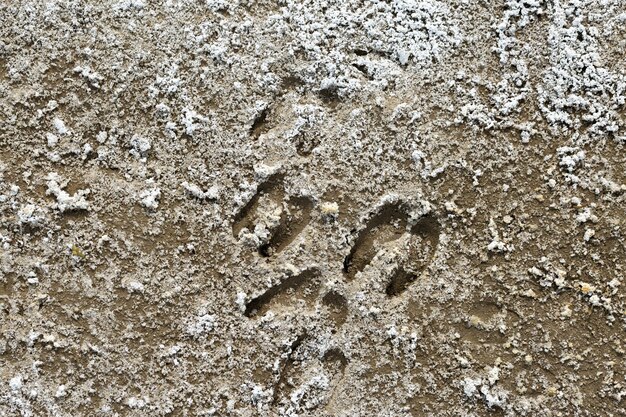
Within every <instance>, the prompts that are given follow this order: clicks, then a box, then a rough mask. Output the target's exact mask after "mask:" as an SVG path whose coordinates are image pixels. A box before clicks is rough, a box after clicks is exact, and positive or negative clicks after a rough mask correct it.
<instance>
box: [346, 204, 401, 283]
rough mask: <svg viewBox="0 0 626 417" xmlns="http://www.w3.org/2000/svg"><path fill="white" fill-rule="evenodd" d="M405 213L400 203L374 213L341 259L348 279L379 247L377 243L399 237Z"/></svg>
mask: <svg viewBox="0 0 626 417" xmlns="http://www.w3.org/2000/svg"><path fill="white" fill-rule="evenodd" d="M394 223H395V225H394ZM406 224H407V215H406V213H404V211H402V209H401V207H400V204H399V203H396V204H390V205H387V206H385V207H383V209H382V210H381V211H380V212H379V213H378V214H375V215H374V216H373V217H372V218H371V219H370V220H369V221H368V222H367V225H366V227H365V229H363V230H362V231H361V232H360V233H359V236H358V237H357V239H356V242H355V243H354V245H353V246H352V249H351V250H350V253H349V254H348V256H346V258H345V259H344V261H343V272H344V273H345V274H346V275H347V278H348V279H353V278H354V276H355V275H356V274H357V273H358V272H360V271H362V270H363V269H364V268H365V267H366V266H367V265H368V264H369V263H370V262H371V260H372V258H374V256H375V255H376V252H378V250H379V249H380V247H379V245H381V244H383V243H386V242H391V241H393V240H396V239H399V238H400V237H401V236H402V234H403V233H404V232H405V229H406Z"/></svg>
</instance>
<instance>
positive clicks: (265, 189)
mask: <svg viewBox="0 0 626 417" xmlns="http://www.w3.org/2000/svg"><path fill="white" fill-rule="evenodd" d="M282 182H283V175H282V174H274V175H272V176H271V177H269V178H268V179H267V180H265V182H263V183H262V184H261V185H259V186H258V188H257V191H256V193H255V194H254V196H253V197H252V198H251V199H250V201H248V202H247V203H246V205H245V206H243V208H242V209H241V210H240V211H239V212H238V213H237V215H236V216H235V221H234V222H233V236H234V237H238V236H239V232H241V231H242V230H243V229H248V230H254V221H255V218H254V217H255V212H256V209H257V208H258V206H259V199H260V198H261V197H262V196H265V195H268V196H269V197H270V198H272V199H273V200H275V201H282V199H283V196H284V192H283V190H282Z"/></svg>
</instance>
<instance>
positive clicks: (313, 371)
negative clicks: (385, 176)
mask: <svg viewBox="0 0 626 417" xmlns="http://www.w3.org/2000/svg"><path fill="white" fill-rule="evenodd" d="M264 200H265V201H266V202H267V203H268V204H269V203H270V202H271V201H273V202H274V204H276V205H280V202H284V205H283V208H284V209H285V210H284V211H283V212H281V214H280V216H279V221H278V222H277V224H276V225H275V226H274V227H273V228H272V231H271V233H270V235H269V237H267V238H266V239H265V240H264V241H262V243H261V244H260V245H259V246H258V251H259V253H260V254H261V255H262V256H271V255H273V254H276V253H278V252H280V251H282V250H283V249H285V248H286V247H287V246H288V245H289V244H290V243H291V242H292V241H293V240H294V239H295V238H296V237H297V236H298V234H299V233H300V232H301V231H302V230H304V228H305V227H306V225H307V224H308V223H309V221H310V218H311V212H312V210H313V203H312V202H311V200H308V199H306V198H304V197H292V198H289V199H287V200H286V202H285V201H284V200H285V196H284V191H283V189H282V177H280V176H275V177H271V178H270V179H269V180H267V181H266V182H265V183H264V184H263V185H262V186H261V187H259V190H258V192H257V194H256V195H255V196H254V197H253V198H252V200H251V201H250V202H249V203H248V204H247V205H246V206H245V207H244V208H243V210H242V211H241V212H240V215H239V216H237V218H236V219H235V224H234V226H233V233H234V234H235V236H238V235H239V232H240V231H241V230H243V229H244V228H247V229H248V230H256V228H257V226H256V225H255V223H254V222H255V220H256V219H255V213H256V212H257V211H258V208H259V207H260V205H261V204H263V201H264ZM267 200H269V201H267ZM408 208H409V207H408V205H407V204H405V203H403V202H394V203H389V204H386V205H384V206H383V207H382V208H381V209H380V210H378V211H377V212H376V213H375V214H373V215H372V216H370V218H369V220H367V222H366V224H365V226H364V227H363V228H362V229H361V231H360V232H359V233H358V235H357V237H356V239H355V241H354V244H353V245H352V247H351V249H350V252H349V253H348V255H347V256H346V257H345V259H344V262H343V273H344V276H345V278H346V280H348V281H352V280H354V279H355V278H357V276H358V275H359V273H360V272H362V271H364V270H365V269H366V268H367V266H368V265H369V264H370V263H371V261H372V260H373V259H374V258H375V257H376V255H377V254H378V252H379V251H380V249H381V247H382V246H383V245H388V244H391V242H394V241H397V240H399V239H400V238H402V237H404V238H405V239H408V246H407V247H408V252H409V253H408V254H405V255H406V256H403V257H402V259H404V260H405V262H402V263H401V264H400V265H399V266H398V267H397V268H396V269H395V271H394V272H393V273H392V274H391V276H389V277H388V278H387V281H388V282H387V283H386V293H387V295H388V296H389V297H395V296H399V295H401V294H402V293H403V292H404V291H405V290H406V289H407V288H408V287H409V286H410V284H411V283H413V282H414V281H415V280H416V279H418V278H419V276H420V275H421V273H422V272H423V271H424V269H425V268H426V266H427V265H428V264H429V262H430V261H431V259H432V257H433V256H434V253H435V250H436V248H437V244H438V242H439V223H438V221H437V219H436V217H435V216H434V214H426V215H424V216H422V217H420V218H419V219H417V220H413V219H412V218H410V216H409V214H408V212H409V210H408ZM404 241H406V240H404ZM319 307H321V309H322V310H321V311H322V314H323V316H324V322H325V323H327V325H328V326H330V331H331V333H332V334H335V333H337V332H338V330H339V329H340V328H341V327H342V326H343V324H344V323H345V322H346V320H347V319H348V315H349V309H348V301H347V300H346V298H345V297H344V296H343V295H341V294H340V293H338V292H337V291H335V290H327V289H325V288H324V285H323V280H322V276H321V273H320V271H319V270H318V269H315V268H313V269H307V270H304V271H302V272H300V273H298V274H292V275H286V276H284V277H283V278H282V279H280V280H279V282H278V283H277V284H276V285H274V286H272V287H270V288H269V289H267V290H265V291H264V292H263V293H261V294H260V295H258V296H256V297H254V298H252V299H251V300H250V301H249V302H248V303H247V304H246V307H245V311H244V315H245V316H246V317H248V318H250V319H258V318H259V317H262V316H264V315H265V314H266V313H268V312H269V311H272V312H273V313H274V314H276V315H287V316H289V315H301V314H307V315H312V313H314V312H316V311H319V309H318V308H319ZM310 333H311V332H309V331H307V330H305V331H304V332H303V333H302V334H299V335H297V336H296V337H295V338H294V339H293V340H292V342H291V343H290V344H288V345H286V346H285V347H284V351H283V352H282V354H281V361H280V366H279V367H278V370H277V371H276V372H275V373H274V374H273V375H272V378H273V380H272V384H273V390H272V392H273V397H272V402H271V404H272V406H274V407H277V408H279V409H282V410H283V411H285V412H289V410H290V409H291V408H293V407H294V406H297V404H295V403H294V395H295V394H296V393H303V392H308V391H307V390H303V389H302V388H303V387H305V386H307V387H308V389H309V390H311V389H315V387H311V386H310V381H313V380H316V379H315V377H316V376H318V375H319V371H320V369H323V370H324V375H329V376H330V377H329V378H328V379H329V380H328V381H326V383H327V385H328V386H330V389H328V387H327V389H328V392H329V394H328V396H327V397H324V402H325V403H326V405H328V404H330V403H332V402H333V401H334V393H335V391H336V388H337V387H338V386H340V384H341V381H342V379H343V377H344V373H345V369H346V367H347V365H348V363H349V361H348V358H346V356H345V354H344V353H343V351H342V350H341V349H340V348H338V347H328V348H326V349H327V350H325V351H320V347H319V346H320V343H316V339H315V337H314V336H313V335H312V334H310ZM307 384H308V385H307ZM322 385H323V384H322ZM296 399H297V398H296ZM300 400H304V401H302V403H303V404H308V406H307V407H305V408H308V409H313V408H316V407H318V406H319V405H321V404H318V403H316V402H311V401H307V400H306V399H302V398H300ZM296 403H299V401H296Z"/></svg>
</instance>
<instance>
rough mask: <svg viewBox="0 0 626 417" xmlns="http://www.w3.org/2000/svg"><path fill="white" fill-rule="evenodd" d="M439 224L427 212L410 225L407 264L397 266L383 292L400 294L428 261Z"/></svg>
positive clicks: (389, 294)
mask: <svg viewBox="0 0 626 417" xmlns="http://www.w3.org/2000/svg"><path fill="white" fill-rule="evenodd" d="M439 233H440V226H439V222H438V221H437V219H436V218H435V216H433V215H431V214H429V215H426V216H424V217H422V218H421V219H419V220H418V222H417V223H416V224H415V225H414V226H413V227H411V235H412V237H411V241H410V243H409V245H410V246H409V248H410V249H409V250H410V254H409V265H408V266H407V268H405V267H399V268H398V270H397V271H396V272H395V273H394V274H393V276H392V277H391V280H390V281H389V283H388V284H387V288H386V289H385V293H386V294H387V295H388V296H390V297H394V296H397V295H400V294H402V293H403V292H404V291H405V290H406V289H407V288H408V287H409V285H411V283H413V282H414V281H415V280H416V279H417V278H418V277H419V275H420V274H421V273H422V271H423V270H424V268H425V267H426V266H427V265H428V264H429V263H430V261H431V260H432V258H433V256H434V255H435V250H436V249H437V245H438V244H439Z"/></svg>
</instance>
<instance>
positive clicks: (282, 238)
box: [259, 197, 313, 257]
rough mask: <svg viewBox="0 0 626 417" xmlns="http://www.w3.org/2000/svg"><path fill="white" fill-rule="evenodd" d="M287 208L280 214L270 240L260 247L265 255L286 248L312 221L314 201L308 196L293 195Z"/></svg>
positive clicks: (261, 252) (260, 250) (260, 251)
mask: <svg viewBox="0 0 626 417" xmlns="http://www.w3.org/2000/svg"><path fill="white" fill-rule="evenodd" d="M287 208H288V209H287V210H284V211H283V213H282V214H281V216H280V224H279V226H278V228H277V229H276V230H275V231H274V232H273V233H272V237H271V238H270V241H269V242H268V243H266V244H265V245H262V246H261V247H259V253H260V254H261V255H263V256H266V257H267V256H271V255H273V254H276V253H279V252H280V251H282V250H283V249H285V248H286V247H287V246H289V244H290V243H291V242H293V240H294V239H295V238H296V237H297V236H298V235H299V234H300V233H301V232H302V230H304V228H305V227H306V226H307V224H309V222H310V221H311V211H312V210H313V202H312V201H311V200H310V199H309V198H307V197H292V198H290V199H289V201H288V202H287Z"/></svg>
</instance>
